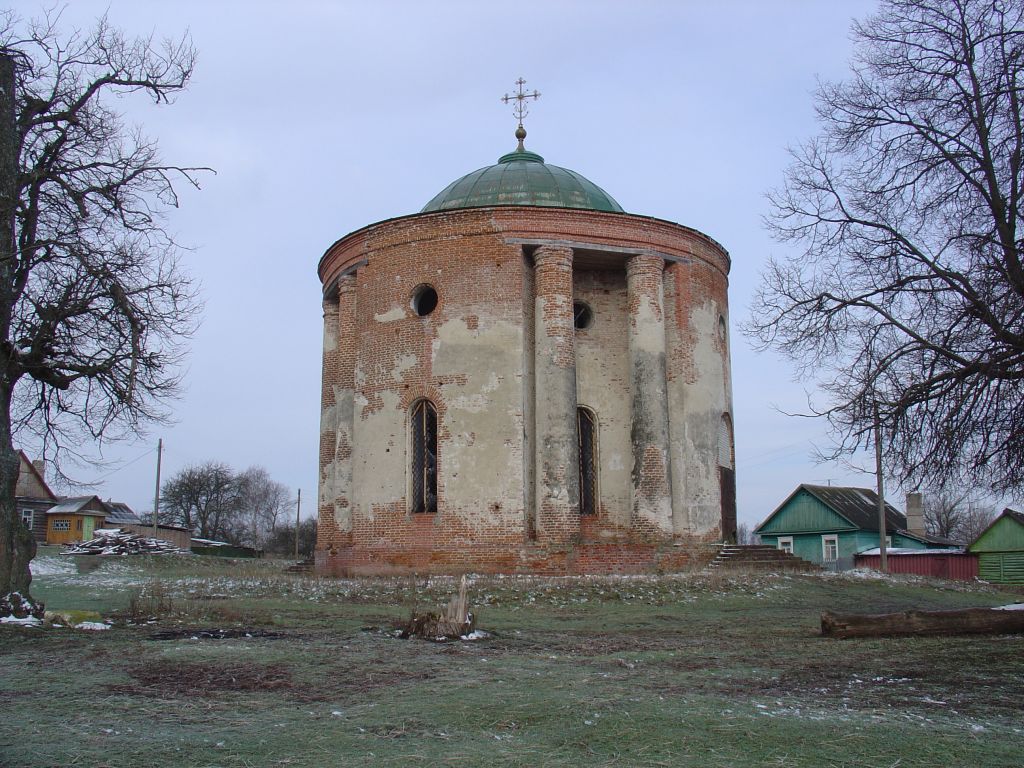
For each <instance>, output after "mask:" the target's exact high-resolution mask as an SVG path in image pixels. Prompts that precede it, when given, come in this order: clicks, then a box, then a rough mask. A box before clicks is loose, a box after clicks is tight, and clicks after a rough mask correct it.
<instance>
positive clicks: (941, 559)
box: [853, 547, 978, 581]
mask: <svg viewBox="0 0 1024 768" xmlns="http://www.w3.org/2000/svg"><path fill="white" fill-rule="evenodd" d="M885 555H886V570H888V572H889V573H912V574H915V575H917V576H929V577H931V578H933V579H955V580H959V581H973V580H974V579H976V578H977V577H978V558H977V556H976V555H972V554H971V553H969V552H965V551H964V550H963V549H962V548H959V547H950V548H949V549H890V550H886V553H885ZM853 559H854V563H855V565H856V566H857V567H858V568H872V569H874V570H876V571H877V570H881V568H882V562H881V560H882V556H881V554H880V553H879V551H878V547H875V548H874V549H869V550H867V551H865V552H860V553H858V554H856V555H854V558H853Z"/></svg>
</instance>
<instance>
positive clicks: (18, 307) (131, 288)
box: [0, 11, 200, 595]
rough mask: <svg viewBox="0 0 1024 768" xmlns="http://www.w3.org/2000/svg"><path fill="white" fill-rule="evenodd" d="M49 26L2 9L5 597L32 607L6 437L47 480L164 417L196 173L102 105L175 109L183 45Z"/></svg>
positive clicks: (0, 559)
mask: <svg viewBox="0 0 1024 768" xmlns="http://www.w3.org/2000/svg"><path fill="white" fill-rule="evenodd" d="M54 21H55V19H53V18H45V19H43V20H42V21H41V22H32V23H30V24H28V25H23V24H22V23H21V22H20V21H19V20H18V19H17V18H16V17H15V16H14V14H13V13H12V12H11V11H4V12H0V164H2V173H0V374H2V375H0V595H2V594H3V593H4V592H8V591H20V592H22V593H23V594H28V587H29V583H30V581H31V575H30V573H29V568H28V561H29V560H30V559H31V557H32V556H33V554H34V551H33V550H34V546H33V545H32V539H31V537H30V536H27V532H26V531H24V530H23V529H22V527H21V526H20V520H19V518H18V515H17V514H16V511H15V507H14V488H15V483H16V481H17V475H18V456H17V453H16V452H15V450H14V445H13V441H14V439H15V438H17V439H18V440H19V442H33V443H36V444H37V445H38V447H40V448H41V449H42V450H43V451H44V453H45V455H46V457H47V459H48V460H49V461H50V462H51V464H52V465H53V466H54V468H55V469H57V468H58V465H57V462H58V461H59V460H60V458H61V456H62V455H64V454H66V453H71V454H74V455H78V456H81V455H83V454H84V455H86V456H87V455H88V454H89V453H90V451H89V449H88V447H85V448H83V447H82V446H89V445H91V444H94V442H95V441H98V440H100V439H101V438H102V439H115V438H118V437H123V436H127V435H133V434H135V433H136V430H137V428H138V426H139V425H140V424H141V423H143V422H145V421H146V420H150V419H159V418H161V417H163V416H165V412H164V411H163V410H162V409H161V406H160V404H161V401H163V400H164V399H165V398H167V397H168V396H170V395H173V394H174V393H175V391H176V388H177V385H178V383H179V377H180V369H179V367H178V365H177V363H178V362H179V360H180V358H181V356H182V354H183V352H184V348H183V346H182V344H183V340H184V339H186V338H187V337H188V336H189V335H190V333H191V332H192V331H193V329H194V323H195V315H196V311H197V308H198V304H197V301H196V298H195V292H194V289H193V287H192V285H191V283H190V282H189V280H188V279H187V277H185V276H184V275H183V274H182V273H181V271H180V270H179V268H178V263H177V260H176V252H177V247H176V244H175V242H174V241H173V239H172V238H171V236H170V235H169V234H168V232H167V231H166V230H165V228H164V226H163V220H162V212H163V211H164V210H166V207H167V206H169V205H170V206H173V205H176V204H177V197H176V194H175V190H174V183H175V182H176V181H184V182H185V183H186V184H195V183H196V176H195V173H196V172H197V171H198V170H200V169H193V168H182V167H176V166H171V165H167V164H165V163H163V162H162V161H161V159H160V157H159V155H158V153H157V148H156V144H155V142H153V141H151V140H149V139H147V138H146V137H144V136H143V135H142V134H141V133H140V132H139V131H138V130H137V129H130V128H128V127H126V126H125V125H124V123H123V122H122V120H121V117H120V115H119V114H118V113H117V112H116V111H114V109H113V107H112V104H113V102H114V99H115V97H122V96H126V95H129V94H139V95H145V96H148V97H150V98H151V99H152V100H153V101H154V102H156V103H157V104H162V103H168V102H170V101H171V100H172V99H173V98H174V96H175V94H176V93H177V92H179V91H181V90H182V89H183V88H184V87H185V86H186V84H187V83H188V81H189V78H190V77H191V75H192V69H193V66H194V64H195V52H194V50H193V48H192V45H191V43H190V41H189V39H188V38H187V37H185V38H182V39H181V40H180V41H178V42H169V41H168V42H164V43H162V44H157V43H155V42H154V41H153V40H145V39H143V40H129V39H126V38H125V37H124V36H123V35H121V33H120V32H118V31H117V30H115V29H113V28H112V27H110V26H109V25H108V23H107V21H106V19H101V20H100V21H99V22H98V24H97V25H96V27H95V29H94V30H93V31H92V32H90V33H88V34H84V33H73V34H71V35H70V36H66V37H65V36H61V35H60V34H59V33H58V31H57V30H56V28H55V24H54Z"/></svg>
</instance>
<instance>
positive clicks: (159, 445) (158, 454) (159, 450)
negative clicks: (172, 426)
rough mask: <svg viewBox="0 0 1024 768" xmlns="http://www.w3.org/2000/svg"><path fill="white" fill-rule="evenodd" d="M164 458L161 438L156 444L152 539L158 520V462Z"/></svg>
mask: <svg viewBox="0 0 1024 768" xmlns="http://www.w3.org/2000/svg"><path fill="white" fill-rule="evenodd" d="M163 456H164V439H163V438H162V437H161V438H160V440H159V441H157V444H156V493H155V494H154V495H153V538H154V539H155V538H157V533H158V531H157V525H158V521H159V519H160V460H161V459H162V458H163Z"/></svg>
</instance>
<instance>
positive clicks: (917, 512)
mask: <svg viewBox="0 0 1024 768" xmlns="http://www.w3.org/2000/svg"><path fill="white" fill-rule="evenodd" d="M907 533H912V534H914V535H915V536H924V498H923V497H922V496H921V494H920V493H908V494H907Z"/></svg>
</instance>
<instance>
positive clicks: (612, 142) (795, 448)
mask: <svg viewBox="0 0 1024 768" xmlns="http://www.w3.org/2000/svg"><path fill="white" fill-rule="evenodd" d="M874 6H875V3H874V2H864V1H858V0H843V2H832V1H831V0H805V1H798V0H790V1H783V0H776V1H775V2H770V1H769V0H751V1H749V2H741V1H739V0H737V1H736V2H728V1H727V0H722V1H721V2H714V3H712V2H703V1H701V2H698V1H697V0H692V1H684V0H677V1H676V2H669V1H668V0H666V1H665V2H640V1H639V0H634V2H632V3H626V2H621V1H618V2H595V1H594V0H588V1H584V0H579V1H578V2H569V1H568V0H565V1H563V2H558V0H548V2H543V3H536V2H529V1H526V0H521V1H517V2H506V3H496V2H484V1H483V0H475V1H471V0H467V1H466V2H446V1H444V0H434V2H358V3H357V2H330V1H328V0H322V1H321V2H313V1H311V0H291V2H288V3H283V2H253V1H252V0H250V1H249V2H235V1H234V0H221V1H217V0H203V1H201V2H193V1H191V0H176V2H173V3H170V2H149V1H148V0H99V1H97V2H93V0H72V2H70V3H69V4H68V5H67V7H66V8H65V9H64V11H63V22H62V25H63V27H64V28H65V29H67V30H71V29H73V28H84V27H89V26H91V25H92V24H93V23H94V20H95V19H96V18H97V17H98V16H100V15H102V14H103V13H104V12H106V13H107V14H108V17H109V19H110V21H111V23H112V24H114V25H116V26H119V27H120V28H122V29H123V30H125V31H126V32H128V33H129V34H131V35H144V36H148V35H151V34H152V35H155V36H156V37H178V36H180V35H181V34H183V33H184V32H186V31H187V32H189V33H190V34H191V36H192V39H193V41H194V43H195V45H196V47H197V48H198V50H199V65H198V69H197V71H196V74H195V77H194V79H193V81H192V83H191V86H190V87H189V89H188V91H187V92H185V93H184V94H182V95H181V96H180V98H179V99H178V100H177V103H175V104H173V105H171V106H169V107H168V106H163V107H154V106H152V105H151V104H149V103H148V102H146V101H145V100H144V99H140V98H139V97H133V98H128V99H125V100H123V108H124V110H125V111H126V113H127V114H129V116H130V120H131V121H134V122H138V123H139V124H141V125H142V126H143V127H144V129H145V131H146V132H147V133H148V134H150V135H151V136H153V137H155V138H157V139H158V140H159V142H160V145H161V148H162V152H163V155H164V157H165V159H166V160H168V161H170V162H174V163H178V164H188V165H208V166H211V167H213V168H215V169H216V171H217V175H216V176H210V177H208V178H206V179H205V181H204V184H203V189H202V191H201V192H189V191H187V190H183V192H184V194H183V195H182V205H181V208H180V210H178V211H175V212H173V214H172V215H171V219H170V223H171V227H172V229H173V230H174V231H175V232H176V233H177V234H178V236H179V238H180V239H181V240H182V241H183V242H185V243H188V244H190V245H192V246H193V247H194V250H193V251H192V252H191V253H189V254H188V255H187V256H186V259H185V261H186V264H187V266H188V268H189V270H190V272H191V274H192V275H193V276H195V277H196V278H197V279H198V281H199V282H200V283H201V285H202V292H203V297H204V299H205V305H206V309H205V313H204V320H203V324H202V327H201V328H200V330H199V332H198V334H197V336H196V338H195V340H194V343H193V345H192V354H191V357H190V361H189V370H188V374H187V377H186V390H185V392H184V395H183V397H182V398H181V399H180V400H179V401H178V402H176V403H175V404H174V406H173V407H174V412H175V414H176V423H175V424H173V425H171V426H167V427H163V426H161V427H155V428H153V429H151V430H150V433H149V434H148V435H146V436H145V438H144V439H143V440H142V441H141V442H138V443H136V444H122V445H111V446H105V447H104V456H105V457H106V458H108V459H110V460H114V461H119V462H121V464H120V469H117V468H116V467H117V465H114V466H111V467H109V468H106V469H103V470H91V469H85V470H82V469H79V470H73V471H74V472H77V475H78V476H80V477H83V478H86V479H92V480H99V481H100V485H99V486H98V489H97V492H98V493H99V494H100V495H101V496H102V497H103V498H108V497H109V498H113V499H115V500H121V501H125V502H127V503H128V504H129V505H131V506H132V507H133V508H135V509H136V510H139V511H143V510H149V509H152V503H153V491H154V473H155V446H156V441H157V438H158V437H163V439H164V446H165V452H164V464H163V473H164V477H165V478H167V477H169V476H171V475H173V474H174V473H175V472H176V471H178V470H180V469H182V468H183V467H185V466H187V465H188V464H190V463H198V462H203V461H206V460H211V459H213V460H219V461H224V462H226V463H228V464H230V465H231V466H232V467H234V468H236V469H244V468H245V467H248V466H250V465H254V464H256V465H262V466H264V467H266V468H267V469H268V470H269V471H270V473H271V475H272V476H273V477H274V478H275V479H277V480H279V481H281V482H283V483H285V484H286V485H288V486H289V487H291V488H292V489H293V491H294V490H297V489H300V488H301V489H302V497H303V498H302V502H303V513H304V516H306V515H308V514H314V512H315V499H316V481H317V455H318V434H319V415H320V361H321V341H322V322H321V306H320V284H319V281H318V280H317V276H316V266H317V262H318V260H319V259H320V257H321V255H323V252H324V251H325V250H326V249H327V247H328V246H329V245H330V244H331V243H333V242H334V241H335V240H337V239H338V238H340V237H342V236H343V235H345V234H347V233H348V232H351V231H353V230H355V229H359V228H360V227H363V226H364V225H366V224H369V223H372V222H375V221H379V220H381V219H387V218H391V217H394V216H402V215H405V214H409V213H415V212H416V211H418V210H419V209H420V208H421V207H422V206H423V205H424V204H425V203H426V202H427V201H428V200H429V199H430V198H431V197H433V196H434V195H435V194H436V193H437V192H439V191H440V190H441V189H442V188H444V187H445V186H446V185H447V184H448V183H449V182H451V181H453V180H454V179H456V178H457V177H459V176H462V175H463V174H465V173H468V172H470V171H472V170H475V169H477V168H480V167H482V166H485V165H490V164H492V163H494V162H495V161H496V160H497V158H498V156H499V155H501V154H503V153H505V152H508V151H509V150H511V149H513V148H514V147H515V139H514V138H513V135H512V133H513V131H514V130H515V126H516V124H515V120H514V118H513V117H512V115H511V111H510V109H509V108H508V107H506V106H505V105H504V104H502V103H501V101H500V97H501V96H502V95H503V94H504V93H506V92H510V91H512V90H513V89H514V81H515V79H516V78H517V77H520V76H522V77H523V78H525V79H526V80H527V87H528V88H529V89H533V88H536V89H537V90H539V91H540V92H541V94H542V98H541V99H540V101H539V102H538V103H537V104H536V105H533V106H531V108H530V115H529V117H528V118H527V120H526V128H527V130H528V132H529V137H528V139H527V142H526V143H527V147H528V148H529V149H531V150H533V151H536V152H539V153H540V154H542V155H543V156H544V157H545V158H546V159H547V161H549V162H551V163H554V164H556V165H560V166H563V167H567V168H571V169H573V170H575V171H578V172H580V173H582V174H583V175H584V176H586V177H587V178H589V179H591V180H592V181H593V182H595V183H596V184H598V185H599V186H601V187H602V188H604V189H605V190H606V191H608V192H609V193H610V194H611V195H612V196H613V197H615V198H616V199H617V200H618V201H619V203H620V204H621V205H622V206H623V207H624V208H625V209H626V210H627V211H628V212H630V213H636V214H642V215H646V216H655V217H658V218H662V219H667V220H669V221H675V222H679V223H680V224H684V225H686V226H690V227H694V228H696V229H699V230H701V231H702V232H705V233H706V234H708V235H710V236H711V237H713V238H715V239H716V240H717V241H718V242H720V243H722V244H723V245H724V246H725V248H726V249H727V250H728V251H729V253H730V254H731V256H732V273H731V275H730V296H729V301H730V307H731V326H732V328H731V332H732V338H733V343H732V354H733V359H732V363H733V390H734V397H735V423H736V455H737V473H738V474H737V483H738V501H739V517H740V521H741V522H747V523H751V524H755V523H757V522H760V521H761V520H762V519H763V518H764V517H765V516H766V515H767V514H768V513H769V512H770V511H771V510H772V509H774V508H775V506H776V505H778V504H779V503H780V502H781V501H782V500H783V499H784V497H785V496H786V495H787V494H788V493H789V492H790V491H792V489H793V488H794V487H795V486H796V485H797V484H799V483H801V482H813V483H822V484H824V483H826V482H829V481H831V482H832V483H833V484H854V485H862V486H869V487H871V486H873V485H874V478H873V476H868V475H863V474H857V473H855V472H852V471H851V470H849V469H847V468H844V467H841V466H838V465H836V464H816V463H815V461H814V460H813V456H812V454H813V451H814V445H819V446H828V444H829V443H828V440H827V437H826V434H825V431H824V425H822V424H821V423H819V422H817V421H815V420H810V419H801V418H795V417H790V416H785V415H782V413H780V410H782V411H789V412H793V411H800V410H801V409H805V408H806V394H805V393H806V391H807V390H808V388H809V387H810V386H811V385H810V383H807V384H806V385H805V384H804V383H802V382H798V381H794V379H793V375H792V369H791V367H790V366H789V365H788V364H787V363H786V362H785V361H783V360H781V359H780V358H778V357H777V356H775V355H773V354H767V353H762V354H757V353H755V352H753V351H752V350H751V348H750V346H749V344H748V342H747V340H746V339H744V338H743V337H742V336H741V335H740V334H739V332H738V331H737V329H736V326H737V323H738V322H740V321H741V320H742V319H744V318H745V317H746V315H747V312H748V307H749V304H750V299H751V296H752V294H753V291H754V290H755V287H756V285H757V282H758V279H759V274H760V272H761V269H762V267H763V265H764V262H765V260H766V259H767V258H768V257H769V256H770V255H783V254H784V253H785V250H784V247H783V246H781V245H779V244H777V243H775V242H773V241H772V239H771V238H770V237H769V235H768V233H767V232H766V231H765V229H764V227H763V226H762V223H761V221H762V217H763V216H764V214H765V213H766V211H767V203H766V200H765V192H766V191H767V190H769V189H770V188H772V187H773V186H777V185H778V184H780V183H781V180H782V177H783V171H784V169H785V167H786V165H787V155H786V148H787V146H790V145H794V144H796V143H798V142H800V141H801V140H803V139H806V138H808V137H810V136H812V135H813V134H815V133H816V132H817V127H816V123H815V117H814V109H813V99H812V92H813V90H814V87H815V82H816V79H817V78H823V79H838V78H842V77H844V76H845V74H846V72H847V71H848V60H849V55H850V42H849V27H850V21H851V19H852V18H853V17H862V16H863V15H865V14H866V13H868V12H870V11H871V10H872V9H873V8H874ZM14 7H15V9H16V10H17V11H18V12H19V13H20V14H21V15H22V16H25V17H31V16H34V15H37V14H38V13H39V12H40V8H41V6H40V5H39V4H36V3H31V2H21V1H20V0H18V1H17V2H15V3H14ZM891 501H893V502H895V503H896V504H897V506H900V507H902V501H901V500H900V499H899V498H891Z"/></svg>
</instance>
